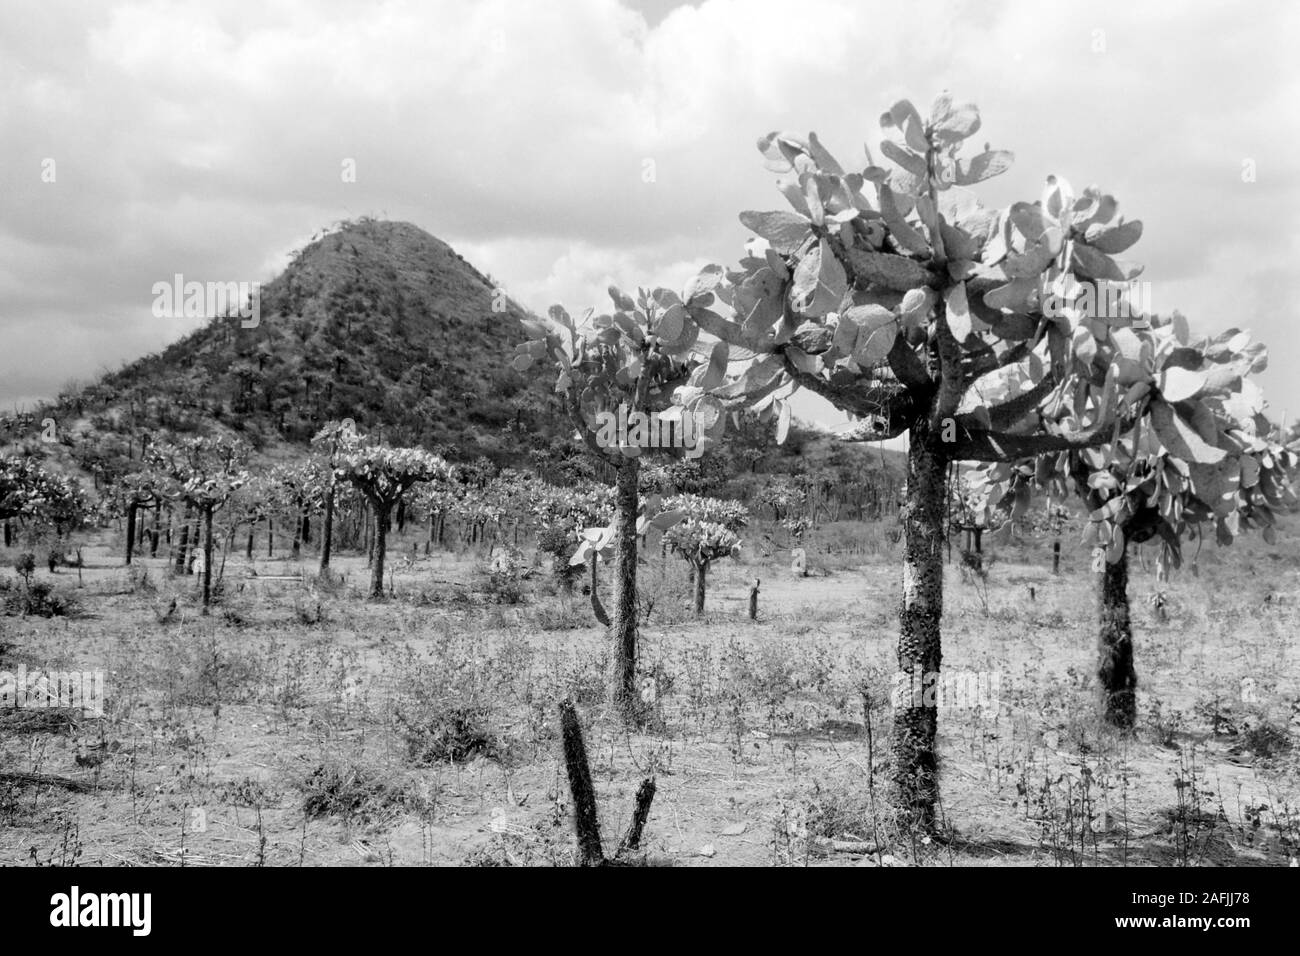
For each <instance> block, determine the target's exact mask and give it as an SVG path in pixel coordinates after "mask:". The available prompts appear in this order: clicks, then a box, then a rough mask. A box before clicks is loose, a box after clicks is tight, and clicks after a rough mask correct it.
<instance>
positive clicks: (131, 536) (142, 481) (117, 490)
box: [104, 470, 162, 565]
mask: <svg viewBox="0 0 1300 956" xmlns="http://www.w3.org/2000/svg"><path fill="white" fill-rule="evenodd" d="M104 497H105V498H106V499H108V500H109V501H111V502H112V503H113V506H114V510H115V511H116V512H117V514H119V515H120V514H122V513H123V512H125V513H126V561H125V563H126V564H127V565H130V563H131V559H132V557H134V555H135V543H136V538H137V537H139V533H138V530H139V529H138V517H139V514H140V509H141V508H146V509H147V508H153V507H155V506H156V505H157V504H158V503H159V502H160V501H161V500H162V496H161V495H160V494H159V489H158V476H157V475H154V474H152V473H150V472H149V471H147V470H146V471H133V472H129V473H128V474H126V475H123V476H122V477H121V478H120V479H119V480H118V481H117V482H115V483H114V484H113V485H112V486H111V487H110V489H109V490H108V491H107V492H106V493H105V495H104Z"/></svg>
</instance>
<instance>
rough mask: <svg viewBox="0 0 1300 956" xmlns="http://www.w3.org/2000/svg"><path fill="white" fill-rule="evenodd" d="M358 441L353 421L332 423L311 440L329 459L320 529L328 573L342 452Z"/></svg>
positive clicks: (322, 558)
mask: <svg viewBox="0 0 1300 956" xmlns="http://www.w3.org/2000/svg"><path fill="white" fill-rule="evenodd" d="M356 442H357V429H356V425H355V424H354V423H353V422H352V420H351V419H347V420H344V421H331V422H327V423H326V424H325V427H324V428H322V429H321V430H320V431H318V432H317V433H316V434H315V435H314V436H313V437H312V440H311V443H312V447H314V448H316V449H317V450H318V451H320V452H321V453H323V454H324V455H325V456H326V461H327V463H328V465H329V474H328V476H327V477H328V480H327V481H326V483H325V487H324V488H323V489H322V490H321V496H322V498H323V499H324V510H325V518H324V523H323V527H322V528H321V543H320V570H321V572H322V573H323V572H325V571H328V570H329V566H330V549H331V548H332V547H333V545H334V506H335V504H336V503H337V493H336V492H337V481H338V472H337V470H336V469H337V468H338V463H339V452H340V451H341V450H343V449H344V448H348V447H351V446H353V445H355V444H356Z"/></svg>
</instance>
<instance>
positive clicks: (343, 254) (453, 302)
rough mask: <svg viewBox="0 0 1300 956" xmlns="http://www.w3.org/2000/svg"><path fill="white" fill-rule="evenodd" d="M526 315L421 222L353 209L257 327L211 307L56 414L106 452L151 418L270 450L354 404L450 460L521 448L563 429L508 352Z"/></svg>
mask: <svg viewBox="0 0 1300 956" xmlns="http://www.w3.org/2000/svg"><path fill="white" fill-rule="evenodd" d="M527 315H528V313H527V312H526V311H525V310H524V309H522V308H521V307H520V306H518V305H517V304H516V303H514V302H512V301H511V300H509V299H508V298H507V297H505V296H504V294H501V293H499V291H498V290H497V289H496V288H495V287H494V285H493V283H492V281H491V280H490V279H489V278H488V277H487V276H485V275H484V274H483V273H481V272H479V271H478V270H477V269H475V268H474V267H473V266H472V265H471V264H470V263H468V262H466V261H465V259H464V258H463V257H462V256H460V255H458V254H457V253H456V252H455V250H453V249H452V248H451V247H450V246H449V245H447V244H446V243H444V242H442V241H441V240H439V239H437V238H435V237H433V236H431V235H429V234H428V233H427V232H425V231H424V230H422V229H420V228H418V227H417V226H414V225H412V224H410V223H405V222H381V221H376V220H370V219H366V220H361V221H359V222H352V223H346V224H344V225H343V226H342V227H341V228H340V229H339V230H337V231H335V232H332V233H329V234H327V235H324V236H323V237H321V238H319V239H317V240H316V241H314V242H312V243H311V244H310V245H308V246H306V247H305V248H303V249H302V250H300V251H299V252H297V253H296V254H295V255H294V257H293V259H292V261H291V263H290V265H289V266H288V267H287V268H286V269H285V270H284V272H283V273H281V274H280V275H279V276H277V277H276V278H275V279H274V280H273V281H271V282H269V283H267V284H266V285H264V286H263V287H262V290H261V310H260V321H259V323H258V324H257V326H256V327H254V328H244V327H242V323H241V320H240V319H239V318H238V317H236V316H231V317H221V318H215V319H212V320H211V321H209V323H208V324H207V325H205V326H204V327H203V328H201V329H199V330H197V331H195V332H194V333H192V334H191V335H189V336H186V337H185V338H184V339H182V340H180V341H178V342H176V343H174V344H173V345H171V346H169V347H168V348H167V349H165V350H164V351H163V352H161V353H160V354H155V355H150V356H147V357H145V358H142V359H139V360H138V361H135V362H133V363H131V364H130V365H127V366H126V367H125V368H123V369H121V370H120V371H118V372H114V373H112V374H109V375H106V376H105V377H104V378H102V379H101V380H100V381H99V382H97V383H95V384H92V385H90V386H87V387H85V388H82V389H80V390H74V391H72V392H70V393H67V394H64V395H61V396H60V399H59V401H58V403H57V404H56V405H55V406H54V407H53V408H52V409H49V410H48V413H49V414H53V415H54V416H55V417H56V418H57V419H58V420H59V421H60V422H61V423H62V422H67V421H69V420H74V421H78V422H84V424H85V425H87V426H88V428H87V429H86V430H87V431H89V432H91V433H93V434H94V435H96V436H99V438H100V445H101V446H102V447H101V448H100V453H101V454H102V455H108V454H111V448H110V447H108V446H111V445H112V444H113V436H118V438H119V439H120V440H121V441H125V442H127V443H128V447H125V448H123V449H121V450H122V451H125V452H126V454H127V455H128V456H129V455H130V454H131V450H130V448H129V440H130V436H131V435H133V434H139V433H140V432H141V431H142V430H143V431H159V430H167V431H171V432H174V433H181V434H184V433H187V432H197V431H206V430H209V429H211V428H213V427H214V426H215V427H217V428H219V429H221V430H229V431H230V432H232V433H234V434H236V435H238V436H239V437H242V438H244V439H245V440H247V441H248V442H249V443H250V444H251V445H252V446H253V447H254V448H256V449H259V450H269V449H270V448H273V447H274V446H276V445H278V444H290V445H303V444H305V443H306V442H308V441H309V440H310V438H311V436H312V435H313V434H314V433H315V432H316V431H317V430H318V429H319V427H320V426H321V424H322V423H324V422H326V421H328V420H330V419H344V418H351V419H353V420H354V421H355V422H356V423H357V425H358V427H359V428H361V429H363V430H365V431H379V432H381V433H382V436H383V438H384V439H385V440H387V441H391V442H394V443H399V444H419V445H423V446H425V447H428V448H431V449H435V450H438V451H440V452H442V453H443V454H446V455H447V456H448V457H450V458H453V459H457V460H466V461H467V460H472V459H474V458H477V457H479V456H480V455H484V456H487V457H489V458H491V459H493V460H494V461H497V462H498V463H500V464H513V463H518V462H520V461H523V460H525V459H526V458H527V454H528V452H529V451H530V450H531V449H533V448H546V447H549V446H552V445H553V444H554V443H555V441H556V439H557V438H561V437H562V438H564V440H566V441H567V436H568V429H567V427H565V425H564V424H563V418H562V416H560V415H559V414H558V404H557V403H556V402H555V398H554V396H553V394H552V388H551V383H550V382H548V381H546V380H545V379H544V378H543V377H540V376H533V377H531V378H526V377H524V376H522V375H520V374H519V373H517V372H515V371H513V370H512V369H510V367H509V364H508V358H509V356H510V354H511V351H512V348H513V346H514V345H515V344H516V343H518V342H521V341H523V340H524V338H525V333H524V330H523V327H522V325H521V324H520V320H521V319H523V318H525V317H527ZM46 413H47V411H46V410H42V411H38V413H37V415H38V417H39V416H41V415H44V414H46ZM77 457H81V456H80V455H78V456H77Z"/></svg>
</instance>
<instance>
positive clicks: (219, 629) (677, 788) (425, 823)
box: [0, 523, 1300, 866]
mask: <svg viewBox="0 0 1300 956" xmlns="http://www.w3.org/2000/svg"><path fill="white" fill-rule="evenodd" d="M751 531H752V534H750V535H749V538H750V539H751V540H754V541H758V540H761V534H762V531H763V529H762V528H755V529H751ZM768 531H769V533H771V534H772V537H773V540H777V541H780V540H782V538H781V533H779V532H776V533H774V532H772V531H771V530H770V529H768ZM887 532H888V528H884V527H881V526H874V525H872V526H867V525H857V524H851V523H844V524H839V525H835V526H832V527H829V528H824V529H818V530H817V531H815V532H812V533H811V534H810V535H809V536H808V537H807V538H806V539H805V542H804V544H805V546H806V547H808V552H809V564H810V567H811V569H812V570H813V573H812V574H810V576H809V577H806V578H798V579H796V578H794V577H793V576H792V575H791V574H790V572H789V570H788V566H789V553H788V552H783V551H780V550H774V551H773V552H772V553H771V554H770V555H769V556H766V557H765V556H763V554H762V553H761V552H760V551H759V550H758V549H757V548H754V549H751V550H750V551H749V552H748V553H747V554H746V556H745V558H744V560H742V561H740V562H730V561H722V562H718V563H717V564H715V566H714V567H713V568H712V569H711V574H710V582H709V594H708V601H707V610H706V613H705V615H704V617H703V618H702V619H697V618H696V617H695V616H694V615H693V614H692V613H691V612H690V590H689V586H688V584H687V581H686V569H685V566H684V565H683V563H682V562H681V561H679V560H677V559H676V558H673V557H672V556H669V557H668V558H666V559H661V557H660V555H659V552H658V549H657V547H656V546H655V544H654V542H652V543H651V546H650V547H649V548H648V549H647V552H646V553H647V558H646V565H645V567H644V568H643V577H642V581H643V595H642V596H643V614H644V615H645V618H646V623H645V625H644V630H643V650H642V660H641V667H642V671H643V677H644V679H643V682H642V688H643V694H644V703H645V707H646V711H647V715H648V717H649V719H648V721H647V725H646V729H645V730H644V731H643V732H640V733H636V734H629V733H627V732H625V731H624V730H623V729H621V727H620V726H619V725H618V723H617V722H615V721H613V720H612V719H610V715H609V714H607V713H606V712H605V710H604V707H603V704H602V699H603V673H604V668H605V664H606V660H607V657H606V650H605V647H604V643H603V635H602V632H601V629H600V628H599V627H597V626H596V625H595V623H594V620H593V619H592V615H591V609H590V603H589V601H588V599H587V598H586V597H585V596H584V595H583V594H582V593H581V585H582V583H583V582H581V581H579V582H578V583H577V585H576V586H575V589H574V590H573V591H572V593H565V592H564V591H563V590H562V589H560V588H559V587H558V586H557V585H556V584H555V583H554V579H553V578H552V577H551V576H550V575H548V574H546V573H545V572H544V569H542V568H539V569H538V570H536V571H534V573H531V574H527V575H524V576H522V577H520V578H518V579H515V578H512V579H511V580H508V581H504V580H500V579H499V578H497V579H494V578H493V576H492V575H491V574H490V573H488V572H486V571H485V568H486V562H485V561H484V560H483V556H481V555H476V554H473V553H465V554H434V555H431V556H429V557H427V558H425V557H420V558H419V560H417V561H415V562H414V563H413V564H411V565H410V566H402V565H400V564H399V566H398V567H397V569H396V570H395V572H394V577H393V582H392V585H393V589H394V591H395V597H394V598H392V599H391V600H388V601H385V602H382V603H375V602H371V601H369V600H367V599H365V597H364V587H365V584H366V574H365V568H364V560H363V559H361V560H358V559H356V558H351V557H347V556H344V557H342V558H337V559H336V561H335V565H336V571H337V572H339V573H340V576H339V577H338V578H336V579H334V580H331V581H317V580H314V579H312V577H311V575H309V583H308V586H307V588H306V589H302V588H300V587H298V586H297V585H296V584H289V583H285V582H259V581H258V579H257V578H254V577H250V576H248V574H247V569H246V568H245V567H244V564H243V561H242V559H241V558H239V557H238V556H236V557H232V559H231V560H230V562H229V564H228V565H227V568H226V580H225V583H224V584H225V586H224V588H223V596H222V602H221V605H220V607H219V613H215V614H214V615H212V616H211V617H208V618H202V617H200V616H199V615H198V613H197V607H196V604H195V593H194V586H193V583H192V581H191V580H187V579H184V578H174V577H172V576H171V575H170V574H169V573H168V572H167V570H166V568H164V567H163V565H162V562H161V561H148V560H146V561H144V562H142V564H141V566H140V567H138V568H135V569H132V570H131V571H130V572H129V573H128V572H127V571H126V570H125V569H122V568H120V567H118V566H117V565H118V561H117V559H116V558H115V557H114V554H113V553H110V551H109V550H108V548H107V547H106V545H107V544H108V542H107V541H104V542H100V543H99V545H98V546H97V547H91V548H87V549H86V555H87V568H86V569H85V570H84V572H83V574H84V586H83V587H81V588H77V587H76V586H75V578H72V577H71V576H69V575H68V574H66V573H61V574H58V575H54V576H53V578H54V579H55V580H56V581H57V583H58V585H59V587H60V588H61V589H64V590H67V591H69V593H70V594H71V596H73V597H75V599H76V602H77V604H78V605H79V606H80V607H81V608H83V609H84V610H83V612H82V614H81V616H79V617H76V618H38V617H25V618H23V617H7V618H0V628H2V630H0V635H2V639H0V650H3V654H4V656H3V658H2V659H0V669H5V668H9V669H12V668H13V667H16V666H17V665H18V664H19V663H26V664H27V665H28V666H29V667H41V668H60V667H63V668H67V669H76V670H87V669H92V668H96V667H100V668H104V669H105V670H106V671H107V672H108V679H107V690H108V708H107V714H106V716H105V717H104V718H103V719H102V720H93V719H88V720H81V721H71V722H70V721H67V720H62V719H58V720H54V721H53V722H51V723H50V725H49V726H48V727H47V726H43V725H39V722H37V723H24V724H23V728H22V731H21V732H19V729H18V728H17V725H15V726H14V727H8V726H7V723H5V722H0V763H3V764H4V765H5V766H6V767H8V768H10V769H11V770H13V771H15V772H19V773H21V774H26V775H28V776H27V777H25V778H23V780H9V781H3V780H0V863H10V864H31V863H32V862H33V860H35V861H36V862H40V863H44V862H54V863H58V862H60V861H64V860H68V859H72V858H75V859H76V861H77V862H79V863H82V864H93V863H99V862H102V863H123V862H128V863H144V862H155V863H158V862H171V863H178V864H179V863H181V862H186V864H187V865H197V864H199V863H202V862H213V863H234V864H249V865H299V864H318V865H331V864H349V865H361V864H367V865H390V864H391V865H403V864H477V865H516V864H545V865H552V864H560V865H567V864H568V863H571V862H572V861H573V848H572V842H573V841H572V834H571V822H570V817H569V813H568V800H569V795H568V791H567V785H566V782H565V778H564V773H563V766H562V763H561V762H560V757H559V754H558V747H557V729H556V707H557V704H558V702H559V701H560V700H561V699H563V698H564V697H568V696H572V697H573V698H574V699H575V700H576V701H577V702H578V703H579V708H580V711H581V713H582V715H583V718H584V721H585V722H586V723H587V725H588V731H587V733H588V749H589V752H590V756H591V761H592V764H593V766H592V771H593V776H594V779H595V782H596V786H597V789H598V790H599V792H600V805H601V806H602V807H603V808H606V809H605V812H606V813H607V814H610V815H611V818H610V819H606V820H604V821H603V827H604V831H605V832H606V834H607V835H609V834H616V833H619V832H622V830H623V829H624V828H625V826H626V823H627V821H626V820H624V819H617V818H613V817H614V816H615V815H617V814H625V813H627V812H628V808H630V807H631V805H632V802H633V801H632V798H633V794H634V792H635V789H636V787H637V785H638V784H639V782H640V781H641V780H642V779H643V778H644V777H645V776H647V775H650V774H655V775H657V777H658V782H659V791H658V796H657V797H656V800H655V804H654V807H653V810H652V813H651V816H650V823H649V827H648V830H647V834H646V844H647V851H648V853H649V854H650V855H651V857H652V858H654V859H656V860H659V861H662V862H674V863H677V864H683V865H693V864H700V865H708V864H718V863H722V864H774V865H835V864H846V863H858V862H861V863H863V864H864V865H886V866H889V865H918V864H921V865H996V864H999V863H1021V864H1023V863H1028V864H1039V865H1065V866H1093V865H1142V864H1151V863H1174V864H1184V865H1205V864H1220V863H1237V864H1272V865H1284V864H1286V863H1288V862H1289V861H1290V860H1291V859H1293V858H1294V857H1295V856H1296V855H1297V853H1298V852H1300V775H1298V769H1300V763H1298V760H1297V752H1296V748H1295V747H1294V746H1293V743H1294V741H1295V739H1296V733H1297V730H1298V729H1300V728H1298V727H1297V713H1298V712H1300V681H1298V680H1297V674H1300V669H1298V668H1297V663H1300V661H1297V656H1298V654H1300V651H1298V648H1297V638H1296V636H1295V635H1296V634H1297V624H1298V623H1300V587H1297V584H1300V580H1298V579H1297V570H1298V569H1300V557H1298V556H1297V549H1296V547H1295V540H1294V537H1293V536H1292V535H1290V534H1283V535H1281V536H1280V541H1279V544H1278V546H1277V547H1275V548H1271V549H1270V548H1267V547H1266V546H1264V545H1262V544H1261V543H1258V542H1252V541H1244V542H1241V543H1240V544H1239V546H1237V547H1235V548H1234V549H1231V550H1223V551H1211V552H1207V553H1203V554H1202V555H1201V556H1200V560H1199V576H1193V575H1192V574H1191V573H1190V572H1189V571H1184V572H1182V573H1181V574H1180V575H1179V576H1177V577H1176V578H1175V579H1174V580H1173V581H1172V582H1170V583H1168V584H1164V585H1161V586H1160V587H1159V589H1158V590H1159V591H1161V592H1162V593H1163V595H1164V601H1163V607H1162V608H1161V607H1157V606H1156V605H1153V604H1151V603H1149V601H1148V599H1149V598H1150V596H1151V595H1152V594H1154V593H1156V591H1157V587H1156V583H1155V579H1154V570H1152V571H1151V572H1149V573H1144V572H1143V571H1142V569H1141V566H1140V561H1138V560H1136V559H1135V561H1134V569H1133V576H1132V584H1131V595H1130V596H1131V600H1132V605H1133V613H1134V620H1135V634H1136V645H1137V661H1138V669H1139V679H1140V686H1139V693H1140V706H1141V708H1142V715H1141V716H1142V719H1141V726H1140V728H1139V731H1138V733H1137V735H1136V736H1135V737H1134V738H1132V739H1127V740H1126V739H1121V738H1118V737H1116V736H1114V735H1113V734H1111V733H1109V732H1108V731H1106V730H1105V729H1104V728H1102V727H1100V726H1099V725H1098V723H1097V721H1096V719H1095V716H1094V710H1093V693H1094V690H1095V688H1094V686H1093V677H1092V672H1093V666H1094V665H1093V655H1094V641H1095V629H1094V627H1093V624H1092V621H1093V620H1094V617H1095V613H1094V609H1093V598H1092V593H1091V584H1092V582H1091V576H1090V575H1089V574H1088V573H1087V572H1086V568H1085V565H1084V558H1083V556H1082V555H1079V554H1072V553H1070V550H1069V548H1066V549H1065V553H1064V554H1063V558H1064V561H1063V573H1062V574H1061V576H1059V577H1053V576H1052V575H1051V574H1050V573H1049V568H1050V542H1046V541H1043V542H1032V541H1031V542H1026V543H1022V544H1019V545H1015V546H1012V547H1010V548H1007V549H1004V550H1002V551H1001V552H999V553H998V554H997V561H996V563H994V564H993V566H992V570H991V571H990V573H989V576H988V579H987V583H986V590H985V584H984V583H982V582H975V581H972V580H970V579H969V577H967V579H966V580H964V579H963V575H962V574H961V570H960V566H959V563H958V562H957V561H956V560H954V562H953V564H951V565H950V566H949V575H948V589H947V598H946V612H945V625H944V667H945V668H946V669H948V670H950V671H952V672H970V673H975V674H985V675H992V674H995V675H997V677H998V680H999V685H998V686H999V691H1000V693H999V701H998V702H997V704H998V706H996V707H994V708H991V709H980V710H976V709H961V710H959V709H950V710H945V711H944V712H943V713H941V718H940V723H941V727H940V729H941V756H942V761H943V764H942V786H943V799H944V806H943V821H944V826H943V828H942V829H941V831H940V833H939V835H938V836H937V837H934V838H927V837H922V836H920V835H918V834H914V833H909V832H908V831H906V829H904V828H900V827H899V826H898V825H897V824H896V822H895V821H894V819H893V817H892V815H891V814H890V812H889V808H888V805H887V803H886V801H885V799H884V797H885V793H886V789H885V781H886V780H887V777H888V761H889V754H888V738H889V731H890V726H889V721H890V717H889V688H890V674H891V673H892V670H893V661H894V656H893V655H894V641H895V628H896V625H895V621H894V609H895V605H896V601H897V593H898V563H897V562H898V554H897V545H896V544H895V543H894V542H892V541H891V540H890V536H889V535H888V533H887ZM393 547H394V553H402V552H403V551H404V550H409V545H405V546H404V545H403V544H402V543H401V542H395V543H394V545H393ZM8 558H9V556H8V555H5V554H0V566H7V565H8V564H10V563H12V562H10V561H9V560H8ZM955 558H956V555H955V552H954V559H955ZM395 563H397V562H395ZM256 566H257V570H258V572H259V574H260V575H261V576H263V577H265V576H267V575H269V574H276V573H283V572H285V571H286V570H290V571H292V570H296V566H294V565H292V564H291V563H290V562H282V561H273V562H267V561H258V562H257V564H256ZM303 566H305V567H307V568H309V569H310V568H311V567H312V564H311V560H310V558H309V557H307V558H305V559H304V564H303ZM755 576H757V577H760V578H761V579H762V582H763V583H762V591H761V597H760V605H759V619H758V621H757V622H750V621H749V620H748V619H747V617H746V607H747V599H748V593H749V583H750V581H751V580H752V579H753V578H754V577H755ZM37 577H38V578H42V579H43V578H49V577H50V576H49V575H47V574H46V573H45V571H44V570H41V571H39V572H38V573H37ZM1031 588H1032V589H1033V595H1034V596H1033V599H1032V600H1031V599H1030V589H1031ZM604 597H605V598H606V604H607V605H609V604H610V601H609V600H608V595H604ZM163 612H166V613H163ZM1162 612H1163V619H1162V616H1161V615H1162ZM864 690H865V691H866V694H865V696H864ZM864 701H870V702H871V707H872V710H871V715H870V716H871V720H870V735H868V733H867V722H866V721H865V720H864V711H863V708H864ZM31 775H45V776H44V777H33V776H31ZM59 777H63V778H67V779H76V780H78V781H81V782H83V783H88V784H89V786H88V787H87V788H86V790H87V792H73V791H72V790H70V789H67V788H65V787H60V786H58V785H57V784H56V783H32V782H30V780H33V779H45V778H50V779H56V778H59ZM24 781H27V782H24ZM866 845H870V846H871V848H872V849H871V851H870V852H868V851H867V850H865V849H864V847H865V846H866ZM33 850H35V854H34V855H33Z"/></svg>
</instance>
